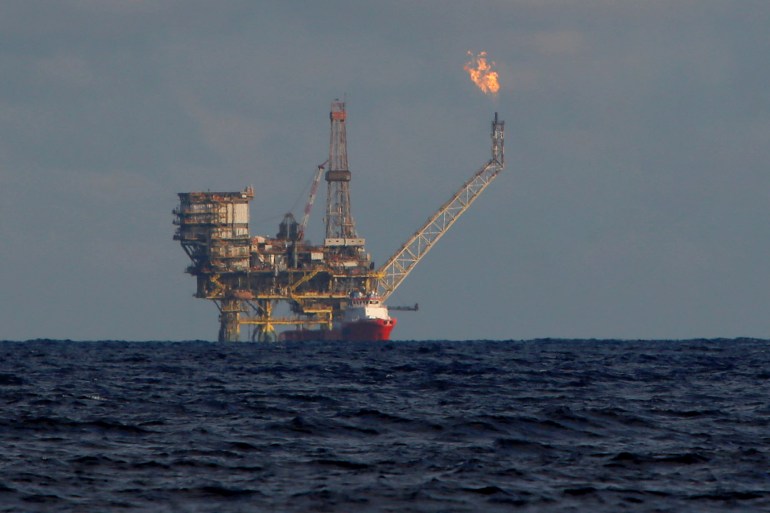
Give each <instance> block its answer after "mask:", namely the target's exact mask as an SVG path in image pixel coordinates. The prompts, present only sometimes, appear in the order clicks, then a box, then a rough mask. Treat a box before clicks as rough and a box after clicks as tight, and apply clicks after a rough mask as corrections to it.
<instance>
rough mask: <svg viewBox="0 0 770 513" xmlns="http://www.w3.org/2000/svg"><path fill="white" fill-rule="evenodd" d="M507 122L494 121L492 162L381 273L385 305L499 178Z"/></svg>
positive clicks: (379, 291) (380, 292)
mask: <svg viewBox="0 0 770 513" xmlns="http://www.w3.org/2000/svg"><path fill="white" fill-rule="evenodd" d="M504 128H505V122H504V121H498V120H497V113H496V112H495V118H494V120H493V121H492V158H491V159H490V160H489V162H487V163H486V164H484V165H483V166H482V167H481V169H479V170H478V171H476V173H474V174H473V176H471V178H470V179H469V180H468V181H467V182H465V183H464V184H463V186H462V187H460V189H459V190H458V191H457V192H456V193H455V194H454V196H452V197H451V198H450V199H449V201H447V202H446V203H444V204H443V205H442V206H441V208H439V209H438V210H437V211H436V213H435V214H433V215H432V216H431V217H430V218H429V219H428V220H427V221H426V222H425V224H424V225H423V226H422V227H421V228H420V229H419V230H417V231H416V232H415V233H414V234H413V235H412V236H411V237H410V238H409V240H407V241H406V242H405V243H404V244H403V245H402V246H401V248H400V249H399V250H398V251H396V253H395V254H393V256H391V257H390V258H389V259H388V261H387V262H385V264H383V266H382V267H380V269H379V270H378V274H379V275H380V278H379V279H378V281H377V284H376V291H377V294H378V295H379V296H380V297H381V298H382V301H385V300H386V299H388V297H389V296H390V295H391V294H392V293H393V292H394V291H395V290H396V289H397V288H398V286H399V285H401V283H402V282H403V281H404V279H405V278H406V277H407V275H408V274H409V273H410V272H411V271H412V269H414V267H415V266H416V265H417V264H418V263H419V262H420V260H421V259H422V258H423V257H424V256H425V254H426V253H428V251H430V249H431V248H432V247H433V245H434V244H436V242H438V240H439V239H440V238H441V237H442V236H443V235H444V234H445V233H446V232H447V230H449V228H450V227H451V226H452V225H453V224H454V222H455V221H457V219H458V218H459V217H460V216H461V215H463V214H464V213H465V211H466V210H468V207H470V206H471V203H473V201H474V200H475V199H476V198H478V197H479V195H480V194H481V193H482V192H483V191H484V189H486V188H487V186H488V185H489V184H490V183H492V180H494V179H495V178H497V175H498V174H499V173H500V171H502V170H503V165H504V164H505V156H504V151H503V135H504Z"/></svg>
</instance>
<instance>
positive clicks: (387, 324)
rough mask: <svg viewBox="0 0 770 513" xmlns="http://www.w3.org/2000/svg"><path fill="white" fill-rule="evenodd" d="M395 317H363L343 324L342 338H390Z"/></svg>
mask: <svg viewBox="0 0 770 513" xmlns="http://www.w3.org/2000/svg"><path fill="white" fill-rule="evenodd" d="M395 326H396V320H395V319H363V320H359V321H354V322H348V323H346V324H343V325H342V340H345V341H348V342H382V341H388V340H390V332H391V331H393V328H394V327H395Z"/></svg>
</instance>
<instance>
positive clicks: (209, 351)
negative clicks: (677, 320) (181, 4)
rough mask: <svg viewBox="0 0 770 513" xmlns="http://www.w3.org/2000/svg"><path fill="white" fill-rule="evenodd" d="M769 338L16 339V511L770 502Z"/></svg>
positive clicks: (7, 466) (645, 507)
mask: <svg viewBox="0 0 770 513" xmlns="http://www.w3.org/2000/svg"><path fill="white" fill-rule="evenodd" d="M768 348H770V341H767V340H756V339H734V340H688V341H609V340H551V339H548V340H532V341H464V342H447V341H409V342H388V343H369V344H366V343H329V342H324V343H320V342H319V343H293V344H287V343H275V344H251V343H209V342H200V341H190V342H120V341H102V342H74V341H49V340H36V341H27V342H0V404H1V405H2V416H1V418H0V447H2V451H0V511H2V512H57V513H60V512H112V511H117V512H218V513H228V512H264V511H275V512H309V511H318V512H398V513H408V512H498V511H499V512H502V511H506V512H507V511H523V512H584V511H590V512H618V511H634V512H637V511H638V512H646V511H649V512H652V511H656V512H669V511H672V512H674V511H682V512H693V511H697V512H723V511H740V512H751V511H770V426H769V424H770V351H768Z"/></svg>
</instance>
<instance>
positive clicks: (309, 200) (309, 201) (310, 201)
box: [297, 160, 329, 240]
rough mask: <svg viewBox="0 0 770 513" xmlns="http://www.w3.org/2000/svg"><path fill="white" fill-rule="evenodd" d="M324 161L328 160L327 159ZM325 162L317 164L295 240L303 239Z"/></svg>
mask: <svg viewBox="0 0 770 513" xmlns="http://www.w3.org/2000/svg"><path fill="white" fill-rule="evenodd" d="M326 162H329V161H328V160H327V161H326ZM326 162H324V163H323V164H319V165H318V170H317V171H316V173H315V177H314V178H313V185H312V186H311V187H310V195H309V196H308V198H307V203H306V204H305V213H304V214H303V216H302V222H301V223H300V224H299V230H298V232H297V235H298V236H297V240H303V239H304V238H305V229H306V228H307V222H308V220H310V211H311V210H312V209H313V203H314V202H315V197H316V194H317V193H318V184H319V183H321V176H323V174H324V167H325V166H326Z"/></svg>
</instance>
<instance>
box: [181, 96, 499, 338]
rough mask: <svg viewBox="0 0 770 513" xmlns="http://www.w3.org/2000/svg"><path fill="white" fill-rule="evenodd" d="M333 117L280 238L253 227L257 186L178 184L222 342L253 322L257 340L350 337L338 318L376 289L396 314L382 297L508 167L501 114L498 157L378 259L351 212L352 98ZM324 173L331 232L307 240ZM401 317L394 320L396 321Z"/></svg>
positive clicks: (188, 238) (195, 271) (190, 245)
mask: <svg viewBox="0 0 770 513" xmlns="http://www.w3.org/2000/svg"><path fill="white" fill-rule="evenodd" d="M329 118H330V122H331V137H330V143H329V158H328V160H327V161H326V162H324V163H323V164H321V165H319V166H318V168H317V171H316V173H315V176H314V180H313V182H312V186H311V189H310V194H309V197H308V200H307V203H306V205H305V210H304V214H303V217H302V220H301V221H300V222H297V220H296V219H295V217H294V216H293V215H292V214H286V215H285V216H284V218H283V220H282V221H281V222H280V224H279V226H278V233H277V234H276V235H275V236H274V237H267V236H251V235H250V234H249V202H250V201H251V200H252V199H253V198H254V190H253V188H251V187H247V188H245V189H244V190H243V191H240V192H185V193H179V206H178V207H177V208H175V209H174V211H173V213H174V215H175V219H174V224H175V225H177V229H176V233H175V234H174V240H178V241H179V242H180V244H181V245H182V248H183V249H184V251H185V252H186V253H187V256H189V257H190V260H191V261H192V264H191V265H190V266H189V267H188V268H187V272H188V273H189V274H191V275H193V276H195V278H196V280H197V290H196V293H195V297H198V298H202V299H208V300H211V301H213V302H214V304H215V305H216V306H217V308H218V309H219V323H220V327H219V336H218V340H219V341H238V340H240V339H241V329H242V327H244V326H247V327H249V328H250V331H251V333H250V336H249V338H250V339H251V340H253V341H271V340H275V339H276V338H278V337H279V336H281V337H286V336H288V337H287V339H289V340H301V339H315V340H318V339H322V340H324V339H325V340H339V339H350V338H351V336H350V335H349V334H348V332H346V331H345V330H344V328H343V330H341V329H340V324H341V323H342V322H343V319H345V317H346V313H348V314H349V313H350V312H351V311H352V309H353V308H354V307H356V308H358V307H359V306H360V304H361V303H362V300H361V299H360V298H371V301H363V303H364V304H365V303H372V304H374V303H375V302H376V303H377V307H376V308H379V310H378V311H380V312H382V311H384V312H385V314H384V316H385V317H383V318H386V319H390V318H389V316H387V308H385V307H384V304H381V302H382V303H384V301H386V300H387V299H388V297H390V295H391V294H392V293H393V292H394V291H395V290H396V288H397V287H398V286H399V285H400V284H401V283H402V282H403V280H404V279H405V278H406V276H407V275H408V274H409V273H410V272H411V271H412V269H414V267H415V266H416V265H417V263H418V262H419V261H420V260H421V259H422V257H423V256H424V255H425V254H426V253H427V252H428V251H429V250H430V249H431V248H432V247H433V245H434V244H435V243H436V242H437V241H438V240H439V239H440V238H441V236H442V235H443V234H444V233H446V231H447V230H448V229H449V228H450V227H451V226H452V224H454V222H455V221H456V220H457V219H458V218H459V217H460V216H461V215H462V214H463V213H464V212H465V211H466V210H467V209H468V207H469V206H470V205H471V203H472V202H473V201H474V200H475V199H476V198H477V197H478V196H479V195H480V194H481V193H482V192H483V191H484V189H485V188H486V187H487V186H488V185H489V184H490V183H491V182H492V181H493V180H494V179H495V178H496V177H497V175H498V174H499V173H500V171H502V169H503V164H504V153H503V133H504V122H503V121H498V119H497V113H495V117H494V120H493V121H492V134H491V135H492V156H491V159H490V160H489V161H488V162H487V163H486V164H484V165H483V166H482V167H481V168H480V169H479V170H478V171H476V172H475V173H474V174H473V175H472V176H471V177H470V179H469V180H468V181H466V182H465V183H464V184H463V185H462V187H460V189H459V190H458V191H457V192H456V193H455V194H454V195H453V196H452V197H451V198H450V199H449V200H448V201H447V202H446V203H444V205H442V206H441V207H440V208H439V209H438V210H437V211H436V212H435V213H434V214H433V215H432V216H431V217H430V218H429V219H428V220H427V221H426V223H425V224H424V225H423V226H422V227H420V228H419V229H418V230H417V231H416V232H415V233H414V234H413V235H412V236H411V237H410V238H409V239H408V240H407V241H406V242H405V243H404V244H403V245H402V246H401V247H400V248H399V249H398V251H396V252H395V253H394V254H393V255H392V256H391V257H390V258H389V259H388V260H387V261H386V262H385V264H383V265H382V266H381V267H379V268H375V265H374V262H373V260H372V258H371V256H370V255H369V254H368V253H367V252H366V249H365V242H366V241H365V239H364V238H362V237H359V235H358V233H357V231H356V227H355V222H354V220H353V217H352V215H351V206H350V181H351V177H352V174H351V172H350V169H349V168H348V158H347V139H346V130H345V126H346V118H347V113H346V110H345V104H344V102H341V101H337V100H335V101H334V102H332V105H331V112H330V115H329ZM322 177H323V178H324V179H325V181H326V184H327V195H326V213H325V219H324V221H325V225H326V234H325V238H324V241H323V244H321V245H311V244H309V243H308V242H306V240H305V229H306V227H307V224H308V219H309V216H310V212H311V210H312V207H313V203H314V201H315V197H316V193H317V190H318V186H319V182H320V181H321V178H322ZM281 305H284V306H288V308H282V309H281V308H279V307H280V306H281ZM380 305H381V306H380ZM365 306H366V305H364V306H360V307H361V308H365ZM392 309H402V310H403V309H416V307H413V308H409V307H401V308H398V307H394V308H392ZM279 310H285V312H283V311H279ZM378 322H387V321H382V320H381V319H380V320H378ZM394 324H395V319H393V320H392V322H391V324H390V328H392V326H393V325H394ZM279 332H282V333H279ZM367 333H368V332H367ZM292 334H293V335H294V336H292ZM297 334H301V335H304V336H296V335H297ZM389 334H390V330H389V329H388V330H387V336H389ZM387 336H385V337H384V338H385V339H387ZM364 337H365V335H364ZM358 338H359V339H360V338H361V335H359V337H358Z"/></svg>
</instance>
